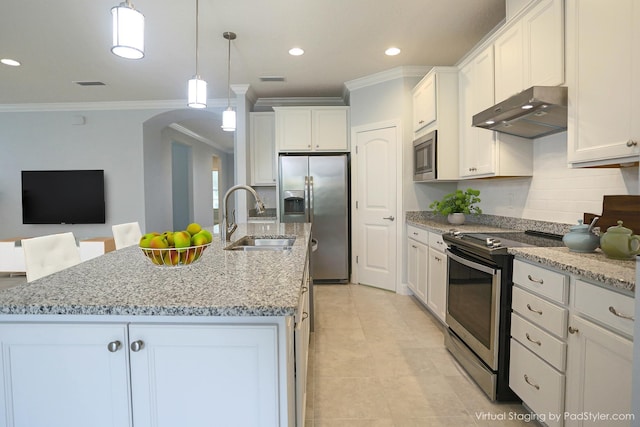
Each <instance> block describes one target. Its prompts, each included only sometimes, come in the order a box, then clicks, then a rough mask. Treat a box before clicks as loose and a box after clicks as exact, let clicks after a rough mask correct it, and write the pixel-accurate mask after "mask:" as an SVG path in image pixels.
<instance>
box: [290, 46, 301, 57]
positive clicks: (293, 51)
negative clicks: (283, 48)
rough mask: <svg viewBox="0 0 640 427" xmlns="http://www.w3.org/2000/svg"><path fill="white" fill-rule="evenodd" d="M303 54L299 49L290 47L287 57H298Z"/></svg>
mask: <svg viewBox="0 0 640 427" xmlns="http://www.w3.org/2000/svg"><path fill="white" fill-rule="evenodd" d="M303 54H304V50H303V49H301V48H299V47H292V48H291V49H289V55H293V56H300V55H303Z"/></svg>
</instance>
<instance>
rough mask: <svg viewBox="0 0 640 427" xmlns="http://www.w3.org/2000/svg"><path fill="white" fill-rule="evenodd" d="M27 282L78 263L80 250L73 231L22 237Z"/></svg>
mask: <svg viewBox="0 0 640 427" xmlns="http://www.w3.org/2000/svg"><path fill="white" fill-rule="evenodd" d="M22 250H23V252H24V262H25V266H26V270H27V282H32V281H34V280H36V279H39V278H41V277H44V276H48V275H49V274H53V273H56V272H58V271H60V270H64V269H65V268H69V267H72V266H74V265H76V264H80V250H79V249H78V247H77V246H76V238H75V237H74V235H73V233H71V232H69V233H61V234H50V235H47V236H40V237H33V238H31V239H22Z"/></svg>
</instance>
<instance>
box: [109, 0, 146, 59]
mask: <svg viewBox="0 0 640 427" xmlns="http://www.w3.org/2000/svg"><path fill="white" fill-rule="evenodd" d="M111 16H112V20H113V46H112V47H111V52H113V53H114V54H116V55H118V56H120V57H122V58H127V59H140V58H142V57H144V15H143V14H142V13H140V12H139V11H137V10H136V9H135V8H134V7H133V4H132V3H131V0H127V1H126V2H122V3H120V5H118V6H115V7H112V8H111Z"/></svg>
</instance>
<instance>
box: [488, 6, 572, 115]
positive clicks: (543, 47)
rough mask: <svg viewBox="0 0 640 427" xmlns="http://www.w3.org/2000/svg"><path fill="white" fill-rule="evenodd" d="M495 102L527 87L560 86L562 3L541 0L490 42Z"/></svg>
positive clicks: (562, 52) (562, 65)
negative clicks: (493, 69)
mask: <svg viewBox="0 0 640 427" xmlns="http://www.w3.org/2000/svg"><path fill="white" fill-rule="evenodd" d="M494 49H495V66H496V69H495V72H496V88H495V89H496V103H498V102H502V101H504V100H505V99H507V98H508V97H510V96H512V95H515V94H517V93H519V92H521V91H523V90H525V89H527V88H529V87H531V86H558V85H560V84H562V83H564V10H563V1H562V0H543V1H540V2H538V3H537V4H536V6H535V7H534V8H533V9H530V10H528V11H527V12H526V13H525V14H524V15H523V16H522V17H521V18H519V19H518V20H517V22H514V23H513V24H512V25H511V26H510V27H508V28H506V29H505V30H504V32H502V34H500V36H498V37H497V38H496V40H495V42H494Z"/></svg>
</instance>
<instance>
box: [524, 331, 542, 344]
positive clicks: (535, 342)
mask: <svg viewBox="0 0 640 427" xmlns="http://www.w3.org/2000/svg"><path fill="white" fill-rule="evenodd" d="M525 336H526V337H527V339H528V340H529V341H531V342H532V343H534V344H538V345H542V343H541V342H540V341H534V340H532V339H531V337H530V336H529V332H527V333H526V334H525Z"/></svg>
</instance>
